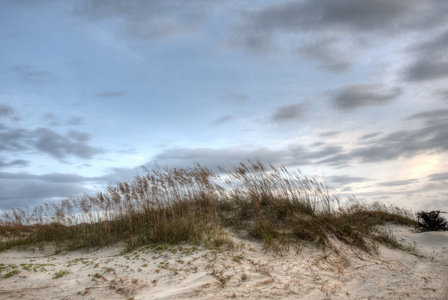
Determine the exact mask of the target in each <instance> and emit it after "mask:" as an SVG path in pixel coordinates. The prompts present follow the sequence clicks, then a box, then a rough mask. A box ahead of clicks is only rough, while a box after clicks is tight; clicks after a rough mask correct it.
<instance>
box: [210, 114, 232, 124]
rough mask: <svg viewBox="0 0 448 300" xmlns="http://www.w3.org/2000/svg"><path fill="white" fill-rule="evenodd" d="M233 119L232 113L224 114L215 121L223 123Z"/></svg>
mask: <svg viewBox="0 0 448 300" xmlns="http://www.w3.org/2000/svg"><path fill="white" fill-rule="evenodd" d="M232 119H233V117H232V115H224V116H222V117H219V118H218V119H216V120H215V122H214V123H215V124H222V123H226V122H229V121H230V120H232Z"/></svg>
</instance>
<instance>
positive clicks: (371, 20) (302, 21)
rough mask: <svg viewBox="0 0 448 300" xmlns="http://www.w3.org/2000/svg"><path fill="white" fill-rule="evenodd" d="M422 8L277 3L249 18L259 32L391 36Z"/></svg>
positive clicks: (383, 0) (395, 0)
mask: <svg viewBox="0 0 448 300" xmlns="http://www.w3.org/2000/svg"><path fill="white" fill-rule="evenodd" d="M419 7H421V5H419V3H418V1H415V0H410V1H408V0H364V1H357V0H307V1H300V2H296V1H293V2H286V3H279V4H275V5H272V6H269V7H266V8H264V9H262V10H260V11H256V12H253V13H249V14H248V18H249V24H251V25H252V27H255V28H257V29H258V30H260V31H262V30H264V31H277V30H286V31H296V30H298V29H306V30H309V29H311V30H316V29H322V28H328V27H331V28H341V29H345V30H351V31H364V32H372V31H380V32H382V33H388V32H387V31H389V32H390V31H391V30H396V29H398V28H400V27H404V26H405V25H408V22H409V21H410V20H412V18H413V17H415V14H416V10H417V8H419Z"/></svg>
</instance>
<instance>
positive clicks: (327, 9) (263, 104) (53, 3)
mask: <svg viewBox="0 0 448 300" xmlns="http://www.w3.org/2000/svg"><path fill="white" fill-rule="evenodd" d="M446 16H448V1H446V0H426V1H420V0H363V1H358V0H297V1H282V0H276V1H267V0H259V1H256V0H251V1H249V0H239V1H236V0H233V1H232V0H226V1H224V0H214V1H206V0H191V1H181V0H177V1H174V0H148V1H143V0H68V1H57V0H41V1H32V0H1V1H0V210H8V209H10V208H12V207H26V206H27V207H30V208H32V207H34V206H36V205H41V204H42V203H44V202H52V201H58V200H61V199H65V198H67V197H71V196H73V197H76V196H79V195H82V194H84V193H88V194H95V193H96V192H98V191H103V190H104V189H105V187H106V186H107V185H108V184H110V185H114V184H115V183H116V182H118V181H125V180H129V179H130V178H132V177H133V176H135V175H137V174H144V171H143V169H142V166H145V167H146V168H148V169H153V168H156V169H157V168H163V167H192V166H194V164H195V163H199V164H201V165H202V166H206V167H209V168H212V169H216V167H217V166H223V167H225V168H231V165H236V164H238V163H239V162H247V160H248V159H250V160H253V161H256V160H259V161H261V162H264V163H266V164H269V163H270V164H273V165H275V166H280V165H283V166H285V167H287V168H288V169H291V170H294V169H300V170H302V172H303V173H304V174H306V175H308V176H316V177H317V178H319V179H320V180H322V181H324V182H325V183H326V184H328V185H330V186H332V187H334V188H335V189H336V190H337V191H338V193H339V194H340V195H341V197H342V198H343V197H346V196H350V195H354V196H355V197H356V198H357V199H358V200H359V201H363V202H373V201H381V202H383V203H386V204H387V203H390V204H392V205H397V206H400V207H406V208H409V209H412V210H414V211H418V210H435V209H438V210H446V211H448V159H447V158H448V84H447V82H448V50H447V49H448V18H447V17H446Z"/></svg>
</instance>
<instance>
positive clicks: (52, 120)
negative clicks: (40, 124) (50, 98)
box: [42, 113, 59, 126]
mask: <svg viewBox="0 0 448 300" xmlns="http://www.w3.org/2000/svg"><path fill="white" fill-rule="evenodd" d="M42 119H43V121H44V122H45V123H47V124H48V125H50V126H58V125H59V118H58V117H57V116H56V115H55V114H53V113H48V114H46V115H45V116H43V118H42Z"/></svg>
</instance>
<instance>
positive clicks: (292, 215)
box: [0, 161, 416, 252]
mask: <svg viewBox="0 0 448 300" xmlns="http://www.w3.org/2000/svg"><path fill="white" fill-rule="evenodd" d="M386 223H394V224H402V225H409V226H415V225H416V220H415V217H414V215H413V213H412V212H411V211H409V210H406V209H402V208H398V207H394V206H390V205H385V204H382V203H378V202H377V203H373V204H365V203H360V202H359V201H356V199H355V198H354V197H352V198H349V199H345V200H341V199H340V198H339V197H338V195H337V193H336V192H335V191H334V190H333V189H331V188H330V187H328V186H326V185H325V184H323V183H322V182H319V181H318V180H316V179H315V178H312V177H307V176H305V175H303V174H302V173H301V172H300V171H299V170H296V171H288V170H287V169H286V168H284V167H280V168H276V167H274V166H271V165H268V166H267V165H264V164H262V163H260V162H255V163H254V162H250V161H249V162H247V163H240V164H239V165H238V166H236V167H233V168H232V169H231V170H224V169H222V168H220V169H219V172H212V170H210V169H208V168H205V167H202V166H200V165H197V166H195V167H193V168H172V169H164V170H161V171H157V170H151V171H150V170H146V174H145V175H144V176H136V177H135V178H134V179H133V180H132V181H130V182H121V183H118V184H116V185H114V186H108V187H107V189H106V190H105V191H104V192H101V193H98V194H96V195H87V194H85V195H83V196H81V197H72V198H68V199H65V200H63V201H60V202H52V203H45V204H44V205H41V206H38V207H36V208H34V209H33V210H32V211H28V210H26V209H21V208H16V209H13V210H11V211H7V212H4V213H3V215H2V216H1V218H0V251H4V250H7V249H11V248H14V247H22V248H30V247H44V246H45V245H48V244H51V245H54V246H55V248H56V249H58V251H62V250H69V251H70V250H76V249H90V248H98V247H105V246H109V245H113V244H116V243H118V242H125V243H127V245H128V250H131V249H134V248H136V247H139V246H142V245H149V244H161V245H167V244H179V243H183V242H186V243H189V244H193V245H199V244H205V245H208V246H210V247H223V246H226V247H229V248H232V247H233V246H234V243H233V241H232V238H231V237H230V236H229V235H228V233H229V232H233V233H235V234H240V235H245V236H248V237H250V238H254V239H259V240H262V241H263V242H264V245H265V247H266V249H271V250H273V251H275V252H282V251H283V249H287V248H288V247H289V246H291V245H300V244H301V243H312V244H315V245H316V246H318V247H322V248H328V247H330V248H331V243H330V242H329V238H330V237H335V238H337V239H338V240H340V241H342V242H344V243H346V244H349V245H351V246H354V247H357V248H360V249H362V250H364V251H367V252H370V251H371V246H369V244H368V243H367V242H366V238H372V239H375V240H376V241H378V242H387V241H388V240H387V238H384V237H383V238H382V237H381V233H380V232H379V231H378V230H376V228H377V226H378V225H383V224H386ZM389 244H391V245H392V246H393V245H394V243H389Z"/></svg>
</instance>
